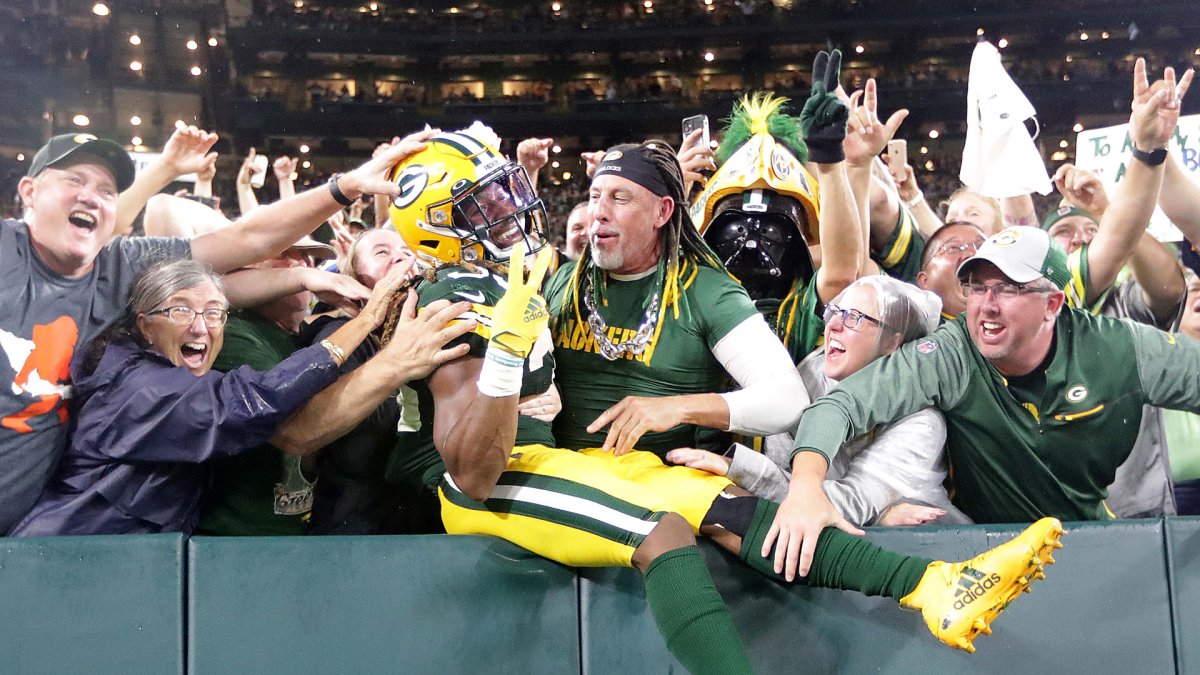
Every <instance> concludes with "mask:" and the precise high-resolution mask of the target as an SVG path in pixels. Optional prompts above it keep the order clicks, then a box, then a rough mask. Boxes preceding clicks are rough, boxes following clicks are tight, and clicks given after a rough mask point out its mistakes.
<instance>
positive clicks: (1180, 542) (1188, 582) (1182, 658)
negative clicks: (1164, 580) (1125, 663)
mask: <svg viewBox="0 0 1200 675" xmlns="http://www.w3.org/2000/svg"><path fill="white" fill-rule="evenodd" d="M1167 562H1168V565H1169V567H1170V571H1171V607H1172V608H1174V610H1175V646H1176V653H1175V654H1176V658H1177V659H1178V663H1179V670H1178V672H1180V673H1195V672H1200V517H1198V518H1168V519H1167Z"/></svg>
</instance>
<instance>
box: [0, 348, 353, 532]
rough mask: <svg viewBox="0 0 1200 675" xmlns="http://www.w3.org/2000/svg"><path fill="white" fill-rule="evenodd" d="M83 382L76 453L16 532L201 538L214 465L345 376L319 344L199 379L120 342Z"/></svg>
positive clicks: (78, 380)
mask: <svg viewBox="0 0 1200 675" xmlns="http://www.w3.org/2000/svg"><path fill="white" fill-rule="evenodd" d="M73 366H77V364H73ZM73 369H74V368H73ZM72 375H73V380H74V383H75V401H74V406H73V409H74V414H75V430H74V433H73V434H72V435H71V443H70V446H69V447H68V449H67V451H66V454H65V455H64V456H63V458H62V461H61V462H60V463H59V465H58V469H57V471H56V472H55V474H54V477H53V478H52V479H51V480H50V483H49V484H48V485H47V487H46V489H45V490H44V491H43V492H42V495H41V498H40V499H38V502H37V504H36V505H35V506H34V507H33V510H31V511H30V512H29V514H28V515H26V516H25V518H24V519H23V520H22V521H21V522H20V523H19V524H18V525H17V526H16V527H14V528H13V530H12V531H11V532H10V534H12V535H16V536H48V535H62V534H129V533H153V532H184V533H188V534H190V533H191V532H192V530H193V529H194V528H195V524H196V518H197V516H198V512H199V505H200V499H201V497H202V496H203V493H204V489H205V487H206V486H207V485H208V480H209V473H208V468H207V467H206V466H205V465H204V464H203V462H205V461H206V460H208V459H211V458H214V457H226V456H229V455H235V454H238V453H240V452H244V451H247V450H252V449H254V448H256V447H258V446H260V445H262V444H263V443H265V442H266V441H267V439H269V438H270V437H271V436H273V435H274V434H275V431H276V430H277V429H278V427H279V425H280V424H282V423H283V422H284V420H286V419H287V417H288V415H290V414H291V413H292V412H294V411H295V410H297V409H298V408H299V407H300V406H302V405H304V403H305V402H307V401H308V400H309V399H310V398H312V397H313V396H314V395H316V394H317V392H319V391H321V390H322V389H324V388H325V387H327V386H329V385H330V384H331V383H332V382H333V381H334V380H336V379H337V377H338V369H337V367H336V366H335V365H334V362H333V359H332V358H331V357H330V355H329V352H328V351H327V350H326V349H325V348H324V347H322V346H321V345H319V344H318V345H313V346H311V347H307V348H305V349H302V350H300V351H298V352H296V353H295V354H293V355H292V356H290V357H288V358H287V359H285V360H284V361H283V362H282V363H280V364H279V365H278V366H276V367H275V368H272V369H271V370H268V371H266V372H258V371H256V370H253V369H251V368H249V367H242V368H238V369H237V370H233V371H230V372H228V373H219V372H216V371H210V372H208V373H205V374H204V375H202V376H200V377H196V376H195V375H193V374H192V373H191V372H189V371H188V370H187V369H186V368H181V367H176V366H174V365H172V364H171V362H170V361H168V360H166V359H165V358H164V357H162V356H161V355H159V354H157V353H155V352H152V351H149V350H144V349H139V348H137V347H136V346H134V345H133V344H130V343H116V344H112V345H110V346H109V347H108V348H107V350H106V351H105V352H104V356H103V357H102V358H101V360H100V363H99V365H97V367H96V370H95V372H93V373H91V374H79V373H72Z"/></svg>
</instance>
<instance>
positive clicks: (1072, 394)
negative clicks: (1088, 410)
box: [1067, 384, 1088, 403]
mask: <svg viewBox="0 0 1200 675" xmlns="http://www.w3.org/2000/svg"><path fill="white" fill-rule="evenodd" d="M1087 395H1088V390H1087V387H1085V386H1083V385H1082V384H1076V385H1074V386H1072V387H1071V388H1070V389H1068V390H1067V400H1068V401H1070V402H1071V403H1079V402H1080V401H1082V400H1083V399H1085V398H1087Z"/></svg>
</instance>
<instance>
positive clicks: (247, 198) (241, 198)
mask: <svg viewBox="0 0 1200 675" xmlns="http://www.w3.org/2000/svg"><path fill="white" fill-rule="evenodd" d="M256 156H257V151H256V150H255V149H254V148H250V152H248V153H246V158H245V159H243V160H242V166H241V167H240V168H239V169H238V172H237V178H236V179H235V181H234V185H235V186H236V188H237V199H238V213H240V214H241V215H243V216H245V215H246V214H247V213H250V212H251V211H253V210H254V209H255V208H256V207H257V206H258V197H257V196H255V194H254V183H253V180H254V175H255V173H257V172H258V167H256V166H255V165H254V158H255V157H256Z"/></svg>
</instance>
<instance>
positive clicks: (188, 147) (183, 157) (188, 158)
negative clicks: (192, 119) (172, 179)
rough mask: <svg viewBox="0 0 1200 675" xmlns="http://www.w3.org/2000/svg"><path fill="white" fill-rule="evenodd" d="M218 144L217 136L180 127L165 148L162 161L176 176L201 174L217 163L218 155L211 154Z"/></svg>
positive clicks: (198, 129) (193, 128) (187, 127)
mask: <svg viewBox="0 0 1200 675" xmlns="http://www.w3.org/2000/svg"><path fill="white" fill-rule="evenodd" d="M216 142H217V135H216V134H212V133H209V132H207V131H204V130H203V129H200V128H197V127H194V126H184V127H180V128H178V129H176V130H175V131H174V133H172V134H171V137H170V138H168V139H167V143H166V145H164V146H163V149H162V156H161V161H163V162H165V163H166V165H167V166H168V167H170V168H171V170H172V171H173V172H174V174H175V175H176V176H182V175H184V174H188V173H200V172H202V171H204V170H206V169H207V168H208V167H209V166H211V165H212V162H215V161H216V158H217V153H215V152H210V150H212V146H213V144H215V143H216Z"/></svg>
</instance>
